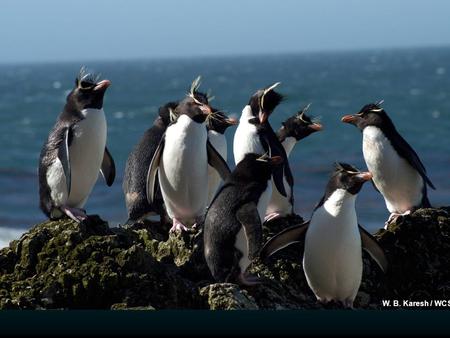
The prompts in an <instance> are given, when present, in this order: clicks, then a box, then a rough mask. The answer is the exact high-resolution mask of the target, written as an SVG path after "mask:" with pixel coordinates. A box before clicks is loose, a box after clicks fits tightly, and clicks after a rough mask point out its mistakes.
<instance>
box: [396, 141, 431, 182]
mask: <svg viewBox="0 0 450 338" xmlns="http://www.w3.org/2000/svg"><path fill="white" fill-rule="evenodd" d="M397 138H398V139H397V142H393V143H392V146H393V147H394V149H395V150H396V151H397V153H398V154H399V155H400V156H401V157H403V158H404V159H405V160H406V161H407V162H408V163H409V164H410V165H411V166H412V167H413V168H414V169H415V170H417V172H418V173H419V174H420V176H422V178H423V180H424V182H425V183H424V184H428V185H429V186H430V187H431V188H432V189H434V190H436V188H435V186H434V185H433V183H432V182H431V180H430V179H429V178H428V176H427V171H426V169H425V166H424V165H423V163H422V161H421V160H420V158H419V155H417V153H416V152H415V150H414V149H413V148H412V147H411V146H410V145H409V143H408V142H406V140H405V139H404V138H403V137H402V136H401V135H400V134H398V133H397Z"/></svg>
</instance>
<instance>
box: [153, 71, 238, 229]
mask: <svg viewBox="0 0 450 338" xmlns="http://www.w3.org/2000/svg"><path fill="white" fill-rule="evenodd" d="M199 85H200V77H198V78H197V79H195V80H194V82H193V83H192V86H191V89H190V92H189V94H188V95H187V97H186V98H185V99H184V100H182V101H181V102H180V103H179V104H178V106H177V107H176V108H175V111H174V115H175V116H176V121H175V122H173V123H171V124H170V125H169V126H168V127H167V129H166V132H165V133H164V135H163V137H162V138H161V141H160V143H159V145H158V148H157V149H156V151H155V154H154V156H153V158H152V161H151V162H150V166H149V169H148V172H147V180H146V195H147V199H148V202H149V203H150V204H152V203H153V201H154V200H155V192H156V184H155V183H156V174H158V180H159V187H160V189H161V193H162V197H163V200H164V205H165V207H166V211H167V214H168V216H169V217H170V218H171V219H172V228H171V229H170V232H180V231H188V230H189V228H188V226H191V227H192V228H194V227H195V226H196V222H197V219H198V218H199V217H201V216H203V215H204V212H205V209H206V206H207V202H208V182H207V180H208V163H209V164H210V165H211V166H213V167H214V168H215V169H216V170H217V172H218V173H219V174H220V176H221V177H222V179H226V178H227V177H228V176H229V174H230V169H229V168H228V165H227V163H226V162H225V161H224V159H223V158H222V157H221V156H220V154H219V153H218V152H217V150H216V149H214V147H213V146H212V144H211V143H210V142H209V141H208V133H207V129H206V125H205V120H206V118H207V117H208V116H209V115H210V114H211V113H212V109H211V107H210V105H209V103H208V98H207V96H206V95H205V94H203V93H201V92H199V91H198V87H199Z"/></svg>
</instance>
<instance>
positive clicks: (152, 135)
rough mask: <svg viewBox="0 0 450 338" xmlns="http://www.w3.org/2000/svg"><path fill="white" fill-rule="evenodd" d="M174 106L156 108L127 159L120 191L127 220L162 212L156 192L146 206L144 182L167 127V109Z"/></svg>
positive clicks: (168, 115) (173, 104) (172, 103)
mask: <svg viewBox="0 0 450 338" xmlns="http://www.w3.org/2000/svg"><path fill="white" fill-rule="evenodd" d="M177 104H178V103H177V102H169V103H167V104H165V105H164V106H162V107H160V108H159V111H158V117H157V118H156V119H155V121H154V122H153V126H152V127H151V128H149V129H148V130H146V131H145V133H144V135H143V136H142V137H141V139H140V140H139V142H138V143H137V144H136V146H135V147H134V149H133V151H132V152H131V153H130V155H129V156H128V159H127V163H126V166H125V174H124V179H123V185H122V188H123V192H124V194H125V202H126V206H127V211H128V217H129V221H136V220H138V219H140V218H141V217H143V216H144V215H146V214H147V213H149V212H156V213H158V214H159V215H162V214H163V212H164V207H163V200H162V196H161V192H160V191H159V190H158V192H157V194H156V199H155V201H154V203H153V204H152V205H150V204H149V203H148V201H147V197H146V184H147V183H146V180H147V172H148V168H149V166H150V162H151V160H152V158H153V155H154V154H155V151H156V149H157V147H158V144H159V142H160V141H161V138H162V136H163V135H164V133H165V131H166V129H167V126H168V125H169V124H170V109H172V110H174V109H175V108H176V107H177ZM158 186H159V184H158ZM127 196H129V197H127Z"/></svg>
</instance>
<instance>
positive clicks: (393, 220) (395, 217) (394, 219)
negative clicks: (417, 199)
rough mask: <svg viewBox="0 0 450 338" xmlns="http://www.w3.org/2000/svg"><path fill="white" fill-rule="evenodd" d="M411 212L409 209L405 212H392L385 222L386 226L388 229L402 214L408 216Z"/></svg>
mask: <svg viewBox="0 0 450 338" xmlns="http://www.w3.org/2000/svg"><path fill="white" fill-rule="evenodd" d="M410 213H411V210H408V211H406V212H404V213H403V214H398V213H395V212H393V213H392V214H390V215H389V218H388V220H387V221H386V222H385V223H384V228H385V229H387V227H388V225H389V224H391V223H392V222H395V221H397V219H398V218H399V217H400V216H406V215H409V214H410Z"/></svg>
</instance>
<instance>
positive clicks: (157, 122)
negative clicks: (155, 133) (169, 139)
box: [153, 116, 167, 128]
mask: <svg viewBox="0 0 450 338" xmlns="http://www.w3.org/2000/svg"><path fill="white" fill-rule="evenodd" d="M153 126H155V127H158V128H167V125H166V123H164V120H163V118H162V117H161V116H158V117H157V118H156V119H155V121H153Z"/></svg>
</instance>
